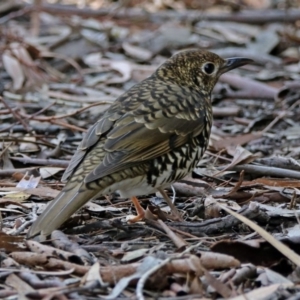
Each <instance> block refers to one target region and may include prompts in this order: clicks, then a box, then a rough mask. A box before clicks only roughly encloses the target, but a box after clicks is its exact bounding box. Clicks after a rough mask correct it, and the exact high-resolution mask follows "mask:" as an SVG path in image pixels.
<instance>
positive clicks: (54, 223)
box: [27, 49, 252, 239]
mask: <svg viewBox="0 0 300 300" xmlns="http://www.w3.org/2000/svg"><path fill="white" fill-rule="evenodd" d="M251 62H252V60H251V59H249V58H246V57H233V58H227V59H223V58H221V57H220V56H218V55H216V54H214V53H212V52H209V51H207V50H202V49H190V50H183V51H180V52H178V53H176V54H174V55H173V56H172V57H170V58H169V59H167V60H166V61H165V62H164V63H163V64H162V65H160V66H159V67H158V68H157V70H156V71H155V72H154V73H153V74H152V75H151V76H149V77H148V78H146V79H145V80H143V81H141V82H139V83H137V84H136V85H134V86H133V87H131V88H130V89H129V90H127V91H126V92H125V93H124V94H122V95H121V96H119V97H118V98H117V99H116V100H115V101H114V102H113V104H112V105H111V106H110V107H109V108H108V109H107V110H106V111H105V112H104V113H102V115H101V116H100V117H99V119H98V120H97V122H96V123H95V124H94V125H92V126H91V127H90V128H89V129H88V131H87V132H86V134H85V135H84V137H83V139H82V141H81V143H80V145H79V146H78V148H77V150H76V151H75V153H74V155H73V157H72V159H71V161H70V163H69V166H68V167H67V169H66V170H65V173H64V174H63V177H62V182H66V184H65V186H64V188H63V189H62V190H61V192H60V193H59V194H58V196H57V197H56V198H55V199H54V200H52V201H51V202H50V204H49V205H48V206H47V207H46V208H45V210H44V211H43V212H42V214H41V215H40V216H39V217H38V218H37V219H36V220H35V221H34V223H33V225H32V226H31V228H30V229H29V230H28V232H27V238H32V237H35V236H37V235H39V237H40V238H41V239H45V237H47V236H48V235H49V234H51V232H52V231H53V230H55V229H57V228H59V227H60V226H61V225H62V224H63V223H64V222H65V221H66V220H68V218H70V217H71V215H72V214H73V213H75V212H76V211H77V210H78V209H80V208H81V207H82V206H83V205H84V204H85V203H87V202H88V201H89V200H92V199H95V198H97V197H99V196H104V195H107V194H111V193H113V192H117V193H119V195H120V196H121V197H122V198H131V200H132V202H133V204H134V206H135V208H136V211H137V216H136V217H134V218H132V220H131V221H132V222H137V221H139V220H142V219H143V217H144V210H143V208H142V207H141V205H140V204H139V201H138V199H137V196H141V195H147V194H151V193H155V192H157V191H160V192H161V193H162V194H163V196H164V198H165V199H166V201H167V203H168V204H169V205H170V206H171V212H173V213H174V214H175V215H177V216H178V211H177V209H176V207H175V206H174V204H173V203H172V201H171V200H170V199H169V198H168V197H167V196H166V193H164V188H165V187H168V186H170V185H171V184H172V183H174V182H176V181H178V180H180V179H182V178H183V177H185V176H186V175H187V174H189V173H190V172H191V171H192V170H193V168H195V167H196V165H197V164H198V162H199V161H200V159H201V157H202V156H203V154H204V151H205V150H206V148H207V146H208V142H209V137H210V131H211V127H212V121H213V114H212V104H211V94H212V91H213V88H214V86H215V84H216V83H217V81H218V79H219V77H220V75H222V74H223V73H225V72H228V71H230V70H232V69H235V68H237V67H240V66H243V65H245V64H248V63H251ZM165 196H166V197H165Z"/></svg>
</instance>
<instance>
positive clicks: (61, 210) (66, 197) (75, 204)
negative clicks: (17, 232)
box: [27, 184, 99, 239]
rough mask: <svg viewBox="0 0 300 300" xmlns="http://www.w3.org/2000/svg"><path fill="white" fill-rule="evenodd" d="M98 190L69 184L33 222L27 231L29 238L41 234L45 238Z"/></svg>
mask: <svg viewBox="0 0 300 300" xmlns="http://www.w3.org/2000/svg"><path fill="white" fill-rule="evenodd" d="M98 192H99V191H97V190H88V189H87V188H86V187H84V186H79V187H78V186H77V187H74V188H70V186H68V184H67V186H66V187H65V188H64V189H63V190H62V191H61V192H60V193H59V194H58V196H57V197H56V198H55V199H54V200H53V201H51V203H50V204H49V205H48V206H47V207H46V208H45V210H44V211H43V213H42V214H41V215H40V216H39V217H38V218H37V220H36V221H35V222H34V223H33V225H32V226H31V228H30V229H29V231H28V233H27V238H31V237H34V236H36V235H38V234H40V235H41V238H42V239H44V238H45V237H46V236H47V235H49V234H50V233H51V232H52V231H53V230H55V229H57V228H58V227H59V226H61V225H62V224H63V223H64V222H65V221H66V220H67V219H68V218H70V217H71V215H72V214H73V213H75V212H76V211H77V210H78V209H79V208H80V207H82V206H83V205H84V204H85V203H87V202H88V201H89V200H90V199H92V198H93V197H94V196H96V195H97V193H98Z"/></svg>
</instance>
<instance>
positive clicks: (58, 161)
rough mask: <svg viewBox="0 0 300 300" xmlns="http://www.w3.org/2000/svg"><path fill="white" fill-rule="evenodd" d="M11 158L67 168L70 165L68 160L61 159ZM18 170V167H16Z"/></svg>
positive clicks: (28, 162)
mask: <svg viewBox="0 0 300 300" xmlns="http://www.w3.org/2000/svg"><path fill="white" fill-rule="evenodd" d="M10 159H11V160H14V161H19V162H21V163H23V164H33V165H43V166H52V167H54V166H55V167H61V168H66V167H67V166H68V165H69V162H70V161H68V160H61V159H42V158H23V157H11V158H10ZM16 170H17V169H16Z"/></svg>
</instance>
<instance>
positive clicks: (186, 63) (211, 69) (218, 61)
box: [157, 49, 252, 94]
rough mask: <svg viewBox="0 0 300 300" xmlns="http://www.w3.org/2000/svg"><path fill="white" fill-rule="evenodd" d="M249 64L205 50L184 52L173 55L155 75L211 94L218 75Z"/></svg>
mask: <svg viewBox="0 0 300 300" xmlns="http://www.w3.org/2000/svg"><path fill="white" fill-rule="evenodd" d="M251 62H252V60H251V59H249V58H245V57H233V58H227V59H223V58H221V57H220V56H218V55H217V54H214V53H212V52H209V51H205V50H198V49H196V50H186V51H181V52H179V53H177V54H175V55H173V56H172V57H171V58H170V59H168V60H167V61H166V62H165V63H164V64H163V65H161V66H160V68H159V69H158V70H157V73H158V75H159V77H161V78H163V79H164V80H167V81H172V82H173V83H175V84H178V85H180V86H188V87H190V88H193V89H198V90H199V89H200V90H201V91H202V92H205V93H207V94H211V92H212V90H213V88H214V86H215V84H216V83H217V80H218V79H219V77H220V75H222V74H223V73H225V72H228V71H230V70H232V69H235V68H237V67H240V66H243V65H245V64H248V63H251Z"/></svg>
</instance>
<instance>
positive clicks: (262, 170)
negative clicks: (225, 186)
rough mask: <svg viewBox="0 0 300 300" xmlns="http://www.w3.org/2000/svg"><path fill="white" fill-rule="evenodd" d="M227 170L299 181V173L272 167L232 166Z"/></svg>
mask: <svg viewBox="0 0 300 300" xmlns="http://www.w3.org/2000/svg"><path fill="white" fill-rule="evenodd" d="M217 169H222V167H219V168H217ZM228 170H232V171H237V172H241V171H243V170H244V171H245V172H248V173H250V174H251V175H256V176H274V177H287V178H295V179H300V172H298V171H293V170H286V169H281V168H274V167H266V166H257V165H250V164H246V165H238V166H232V167H230V168H228Z"/></svg>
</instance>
